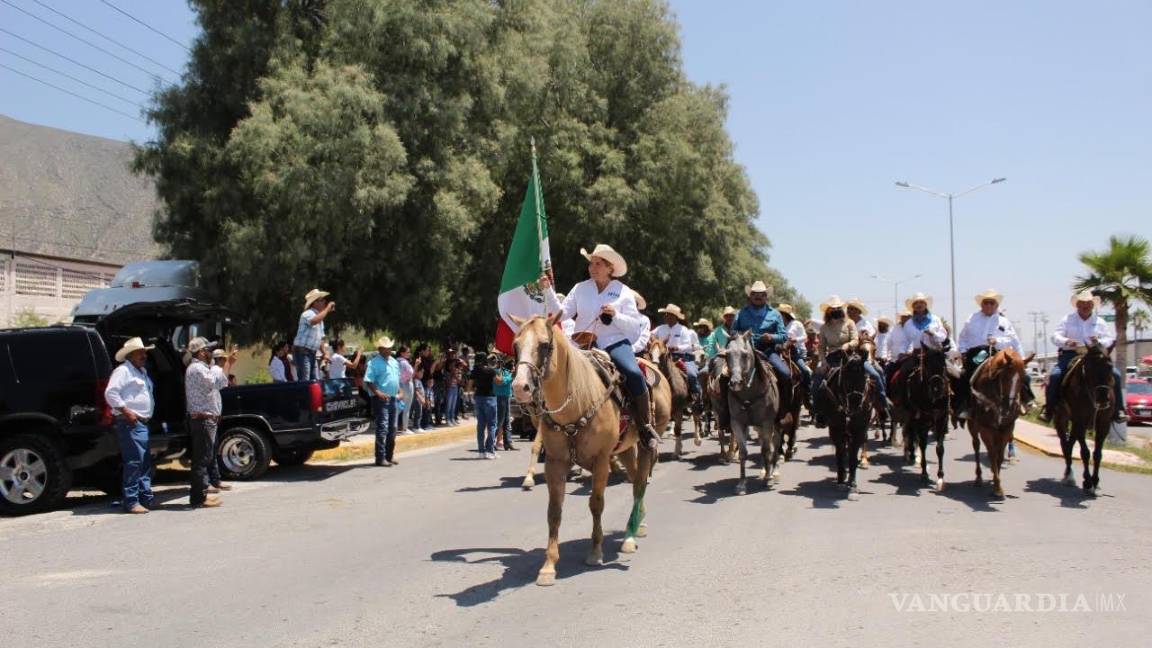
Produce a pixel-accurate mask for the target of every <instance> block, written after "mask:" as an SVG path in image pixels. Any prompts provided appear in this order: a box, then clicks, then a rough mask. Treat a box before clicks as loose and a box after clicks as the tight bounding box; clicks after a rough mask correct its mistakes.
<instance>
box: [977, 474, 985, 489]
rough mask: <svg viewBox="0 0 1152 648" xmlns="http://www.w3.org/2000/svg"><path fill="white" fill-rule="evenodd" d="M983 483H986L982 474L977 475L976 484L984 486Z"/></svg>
mask: <svg viewBox="0 0 1152 648" xmlns="http://www.w3.org/2000/svg"><path fill="white" fill-rule="evenodd" d="M983 485H984V478H982V477H981V476H980V475H976V486H983Z"/></svg>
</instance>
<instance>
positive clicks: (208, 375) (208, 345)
mask: <svg viewBox="0 0 1152 648" xmlns="http://www.w3.org/2000/svg"><path fill="white" fill-rule="evenodd" d="M215 346H216V343H215V342H209V341H208V340H207V339H205V338H202V337H195V338H192V340H191V341H190V342H189V343H188V357H186V358H185V361H186V362H187V363H188V369H187V370H186V371H185V372H184V397H185V400H186V402H187V404H188V419H189V423H188V433H189V436H190V437H191V441H192V477H191V479H192V483H191V493H190V494H189V496H188V501H189V503H190V504H191V505H192V506H194V507H197V508H199V507H204V508H214V507H217V506H220V500H219V498H217V497H216V496H214V495H212V494H209V493H208V489H209V488H212V489H213V490H214V491H216V492H219V491H220V490H229V489H230V487H229V486H224V484H223V483H221V482H220V474H219V472H218V469H213V468H212V464H214V463H216V458H215V452H214V450H215V449H216V427H217V425H218V424H219V422H220V413H221V412H222V411H223V407H222V406H221V401H220V390H221V389H224V388H225V387H227V386H228V377H227V373H228V371H230V370H231V369H232V363H233V362H235V356H234V355H232V356H229V357H228V358H227V359H226V360H225V366H224V368H223V370H221V369H220V368H217V367H213V366H212V365H211V361H212V349H213V348H214V347H215ZM214 472H215V473H216V474H215V483H213V481H212V480H213V475H212V473H214ZM222 486H223V488H221V487H222Z"/></svg>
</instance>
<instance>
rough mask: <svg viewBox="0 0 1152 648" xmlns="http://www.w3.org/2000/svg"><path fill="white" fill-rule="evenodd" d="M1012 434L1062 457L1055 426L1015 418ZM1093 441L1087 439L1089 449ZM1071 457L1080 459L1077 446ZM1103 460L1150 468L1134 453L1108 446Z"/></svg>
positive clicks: (1026, 442)
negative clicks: (1014, 427)
mask: <svg viewBox="0 0 1152 648" xmlns="http://www.w3.org/2000/svg"><path fill="white" fill-rule="evenodd" d="M1014 436H1015V438H1016V441H1017V442H1018V443H1022V444H1024V445H1026V446H1028V447H1030V448H1032V449H1034V450H1039V451H1040V452H1043V453H1044V454H1046V455H1048V456H1050V457H1059V458H1063V457H1064V453H1063V451H1061V449H1060V437H1058V436H1056V430H1055V428H1050V427H1047V426H1044V425H1038V424H1036V423H1032V422H1031V421H1025V420H1023V419H1017V420H1016V429H1015V434H1014ZM1094 443H1095V442H1093V441H1089V448H1090V449H1091V448H1094V447H1095V446H1094V445H1093V444H1094ZM1072 457H1073V459H1075V461H1079V460H1080V449H1079V447H1077V448H1074V449H1073V451H1072ZM1103 462H1104V463H1112V464H1119V465H1122V466H1133V467H1138V468H1152V463H1149V462H1147V461H1144V460H1143V459H1141V458H1140V457H1137V456H1136V455H1134V454H1131V453H1128V452H1122V451H1120V450H1112V449H1110V448H1105V449H1104V458H1103Z"/></svg>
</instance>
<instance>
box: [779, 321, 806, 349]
mask: <svg viewBox="0 0 1152 648" xmlns="http://www.w3.org/2000/svg"><path fill="white" fill-rule="evenodd" d="M784 333H785V335H787V336H788V341H789V342H791V343H792V345H793V346H794V347H796V349H797V350H802V349H804V343H805V342H807V341H808V331H805V330H804V325H803V324H801V323H800V320H792V321H791V322H790V323H789V324H788V328H787V329H786V330H785V331H784Z"/></svg>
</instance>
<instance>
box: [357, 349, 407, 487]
mask: <svg viewBox="0 0 1152 648" xmlns="http://www.w3.org/2000/svg"><path fill="white" fill-rule="evenodd" d="M394 344H395V343H394V342H393V341H392V338H390V337H387V336H385V337H382V338H380V339H379V340H376V351H377V355H376V357H375V358H372V359H371V360H369V361H368V370H367V372H366V373H365V374H364V389H367V390H368V393H369V394H371V395H372V416H373V418H375V420H376V465H377V466H394V465H398V464H399V463H400V462H399V461H396V459H395V458H394V457H393V454H394V452H395V450H396V399H397V397H398V396H399V395H400V363H399V362H397V361H396V358H393V357H392V347H393V345H394Z"/></svg>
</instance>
